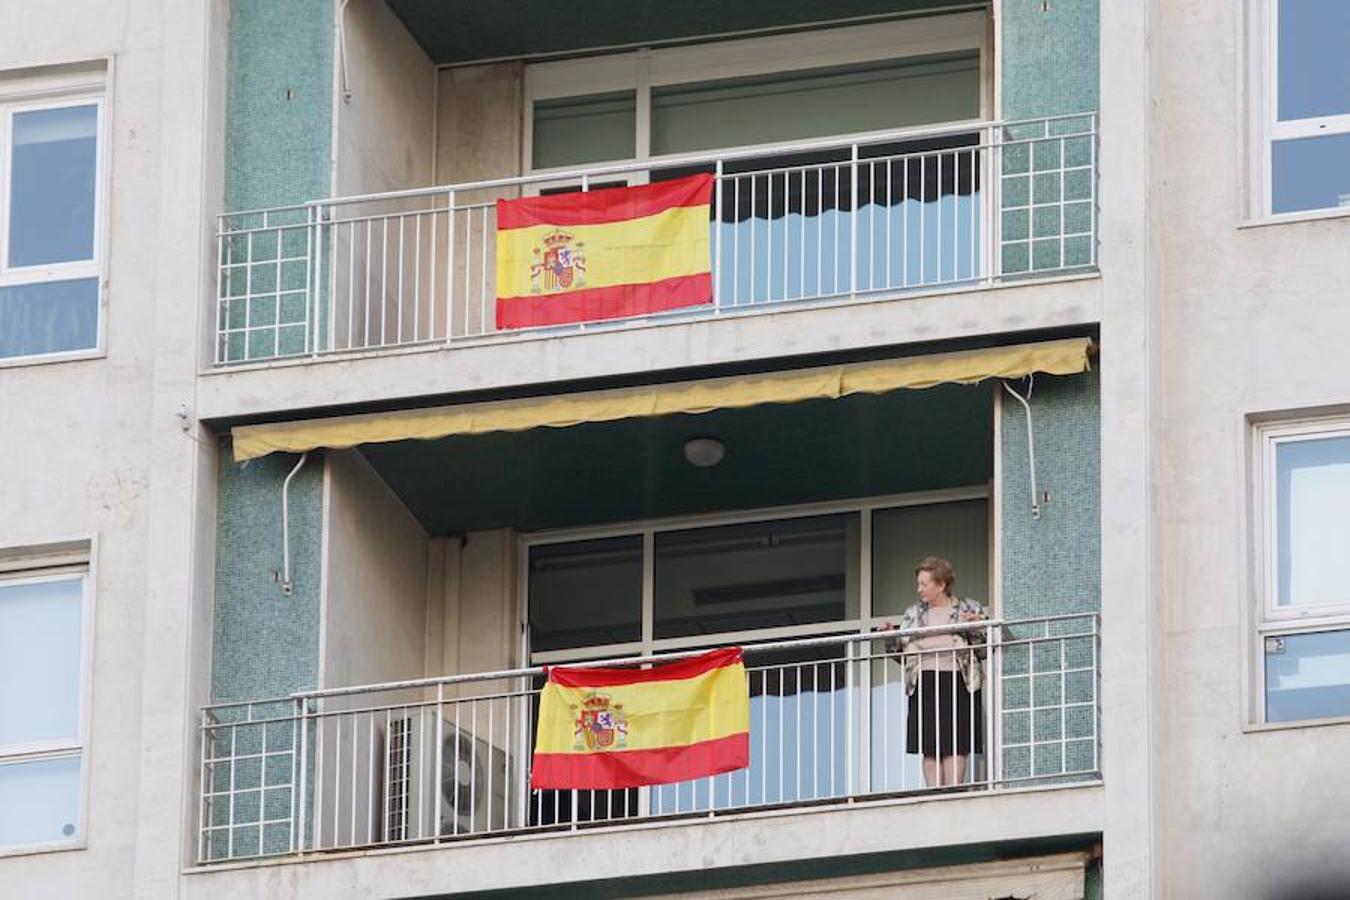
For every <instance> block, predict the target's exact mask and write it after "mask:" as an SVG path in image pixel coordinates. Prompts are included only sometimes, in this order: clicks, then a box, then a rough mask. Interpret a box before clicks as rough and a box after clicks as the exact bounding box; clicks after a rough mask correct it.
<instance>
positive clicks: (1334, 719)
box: [1242, 716, 1350, 734]
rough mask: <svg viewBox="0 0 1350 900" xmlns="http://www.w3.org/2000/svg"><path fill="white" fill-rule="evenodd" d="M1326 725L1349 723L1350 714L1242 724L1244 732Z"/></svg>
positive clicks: (1286, 729) (1255, 732) (1252, 732)
mask: <svg viewBox="0 0 1350 900" xmlns="http://www.w3.org/2000/svg"><path fill="white" fill-rule="evenodd" d="M1328 725H1350V716H1327V717H1326V718H1325V719H1297V720H1295V721H1293V722H1248V723H1247V724H1246V725H1243V726H1242V730H1243V732H1244V733H1246V734H1258V733H1260V732H1263V731H1288V730H1290V729H1294V728H1321V727H1324V726H1328Z"/></svg>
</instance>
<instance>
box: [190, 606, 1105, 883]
mask: <svg viewBox="0 0 1350 900" xmlns="http://www.w3.org/2000/svg"><path fill="white" fill-rule="evenodd" d="M958 630H959V631H966V632H968V633H969V634H970V636H971V637H972V643H973V644H975V645H976V646H979V650H978V651H977V652H976V656H977V658H978V659H979V664H980V666H981V667H982V671H983V672H984V673H986V678H985V685H984V688H983V690H982V691H981V692H980V695H979V697H978V699H977V697H976V696H969V697H967V698H965V699H962V700H959V701H957V700H956V699H954V698H955V696H958V695H952V696H953V699H952V700H951V702H952V703H953V706H952V708H951V709H950V710H948V709H947V707H946V704H947V703H948V702H949V701H948V700H947V699H945V697H946V696H947V695H944V700H943V701H942V705H938V704H935V703H930V702H926V701H925V699H924V694H923V692H924V691H925V690H926V689H927V690H929V691H931V690H932V689H931V687H930V688H925V687H924V685H925V684H928V683H930V682H928V681H926V680H925V679H924V678H923V677H920V678H919V681H918V687H917V688H916V691H917V701H916V702H915V703H913V705H911V702H910V698H909V696H908V695H907V693H906V684H905V675H904V669H905V663H906V662H907V661H910V660H913V661H915V663H916V664H917V665H918V667H919V668H920V669H934V670H944V669H945V670H950V669H952V668H954V667H956V666H958V665H960V663H961V659H960V657H961V654H962V653H963V652H965V651H961V650H952V649H934V648H933V647H932V646H927V647H920V646H919V645H917V644H915V643H914V642H912V641H906V642H905V643H904V644H903V646H902V644H901V642H898V641H896V640H894V638H896V637H897V636H903V637H905V638H907V639H913V638H920V637H932V636H937V635H943V634H945V633H949V632H952V631H958ZM926 643H927V642H926ZM665 658H670V657H665ZM1099 660H1100V632H1099V625H1098V618H1097V616H1096V615H1095V614H1079V615H1066V616H1057V617H1051V618H1041V619H1029V620H1019V621H1006V622H999V621H990V622H981V623H975V624H970V625H962V626H949V627H946V628H925V629H918V630H915V631H912V632H905V633H901V632H894V631H893V632H886V633H884V637H883V635H882V634H876V633H873V634H854V635H841V636H834V637H823V638H810V639H804V640H795V641H784V642H778V643H771V644H757V645H753V646H748V647H747V648H746V672H747V679H748V688H749V694H750V698H751V699H750V711H751V715H750V720H751V721H750V766H749V768H748V769H743V770H740V771H736V772H731V773H727V774H724V775H718V776H715V777H711V778H703V779H699V780H697V781H689V782H683V783H680V784H670V785H664V786H660V787H651V788H643V789H635V790H615V791H590V790H587V791H554V790H549V791H538V790H531V789H530V788H529V768H530V758H531V750H532V746H533V727H534V723H535V721H536V717H537V714H538V698H539V690H540V688H541V686H542V678H543V670H542V669H541V668H526V669H516V670H512V671H506V672H491V673H484V674H479V675H465V676H454V677H446V678H433V679H422V680H417V681H405V682H398V683H390V684H380V685H371V686H367V687H353V688H341V689H333V690H327V691H310V692H305V693H300V694H295V695H293V696H291V697H287V698H281V699H275V700H259V701H255V702H249V703H231V704H217V705H214V706H210V707H207V708H205V709H204V710H203V711H202V717H201V723H200V738H201V751H200V752H201V757H200V784H201V794H200V806H199V810H198V814H199V820H198V821H199V831H198V844H197V859H198V862H199V863H203V864H206V863H214V862H222V861H226V860H239V859H250V858H259V857H268V856H286V855H301V854H307V853H313V852H321V851H335V850H351V849H358V848H370V847H387V846H396V845H409V844H439V843H453V842H457V841H464V840H473V839H478V838H483V837H488V836H495V835H503V834H525V833H529V832H534V831H557V830H578V829H587V828H595V827H603V826H609V827H617V826H621V825H623V824H625V823H631V822H640V821H649V820H652V819H657V818H672V817H681V816H691V815H698V816H702V817H705V818H707V817H717V816H725V815H734V814H736V813H738V812H742V811H747V810H753V809H763V808H769V807H784V806H797V805H805V804H810V805H813V806H816V805H821V806H829V805H830V804H832V803H840V802H849V801H860V800H865V799H878V798H886V797H897V796H907V795H914V796H933V797H949V796H958V795H959V796H967V795H969V793H970V792H986V791H1001V790H1007V789H1010V788H1015V787H1025V786H1035V785H1049V784H1058V783H1066V782H1077V781H1094V780H1096V779H1098V778H1099V735H1100V726H1099V717H1100V707H1099V697H1100V685H1099V671H1100V670H1099V665H1098V663H1099ZM644 662H645V663H650V662H651V659H650V658H647V659H636V658H634V659H628V660H619V661H610V662H609V663H608V664H610V665H622V664H628V665H636V664H641V663H644ZM958 702H959V703H961V704H964V705H965V708H964V709H963V708H958V707H957V706H956V705H955V704H956V703H958ZM911 709H915V710H917V711H918V712H917V716H916V719H915V721H914V722H910V721H909V715H910V713H909V711H910V710H911ZM960 722H964V723H966V724H964V725H961V724H955V723H960ZM907 734H910V735H913V736H917V738H918V740H919V742H920V746H926V744H925V743H924V735H925V734H928V735H930V736H932V740H935V741H936V742H937V748H936V750H937V752H938V754H939V755H943V756H945V755H949V754H951V753H953V752H954V750H956V749H959V748H954V747H953V746H952V744H951V742H952V741H958V740H959V741H965V740H967V739H972V738H971V737H970V736H971V735H973V740H974V741H975V742H976V751H977V752H974V753H972V754H971V756H970V757H969V759H970V765H969V767H968V769H967V771H966V772H965V773H964V775H963V776H957V775H955V774H954V773H949V774H948V775H947V776H946V781H945V783H943V782H942V779H941V777H936V778H935V777H934V773H931V772H930V773H928V775H927V776H925V773H924V772H923V767H922V764H921V762H920V759H921V757H920V756H919V755H918V754H917V753H909V752H907V746H906V740H907V737H906V736H907ZM962 746H965V745H964V744H963V745H962ZM944 747H945V748H946V749H945V750H944V749H943V748H944ZM980 749H982V750H983V752H978V751H979V750H980Z"/></svg>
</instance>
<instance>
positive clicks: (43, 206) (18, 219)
mask: <svg viewBox="0 0 1350 900" xmlns="http://www.w3.org/2000/svg"><path fill="white" fill-rule="evenodd" d="M97 135H98V107H97V106H94V105H93V104H90V105H87V106H70V107H63V108H60V109H41V110H34V111H31V112H19V113H15V114H14V121H13V142H12V146H11V159H10V210H9V266H10V267H11V268H15V267H21V266H39V265H48V264H51V263H63V262H75V261H80V260H92V259H93V258H94V195H95V183H96V180H97V156H98V152H97V149H98V137H97Z"/></svg>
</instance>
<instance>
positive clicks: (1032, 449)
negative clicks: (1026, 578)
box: [1003, 375, 1050, 519]
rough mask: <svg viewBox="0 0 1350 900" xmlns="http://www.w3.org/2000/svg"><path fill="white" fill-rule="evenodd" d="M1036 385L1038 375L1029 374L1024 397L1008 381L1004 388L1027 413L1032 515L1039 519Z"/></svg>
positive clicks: (1028, 465) (1048, 494)
mask: <svg viewBox="0 0 1350 900" xmlns="http://www.w3.org/2000/svg"><path fill="white" fill-rule="evenodd" d="M1035 387H1036V376H1035V375H1028V376H1027V395H1026V396H1025V397H1023V396H1022V395H1021V394H1019V393H1017V391H1015V390H1013V389H1012V387H1011V386H1010V385H1009V384H1008V382H1006V381H1005V382H1003V389H1004V390H1005V391H1007V392H1008V394H1009V395H1010V396H1011V397H1013V399H1015V400H1016V401H1017V402H1018V403H1020V404H1022V409H1023V410H1025V411H1026V415H1027V467H1028V469H1029V471H1030V473H1031V517H1032V518H1033V519H1039V518H1040V517H1041V492H1040V491H1039V490H1038V489H1037V487H1036V434H1035V432H1034V431H1033V430H1032V426H1031V392H1032V390H1033V389H1034V388H1035ZM1049 497H1050V492H1049V491H1047V492H1046V499H1047V500H1048V499H1049Z"/></svg>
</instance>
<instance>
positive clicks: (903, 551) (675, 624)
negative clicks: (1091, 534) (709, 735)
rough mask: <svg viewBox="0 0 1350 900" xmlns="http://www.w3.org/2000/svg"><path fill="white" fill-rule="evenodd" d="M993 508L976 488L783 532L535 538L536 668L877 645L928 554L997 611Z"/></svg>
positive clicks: (834, 507) (721, 528)
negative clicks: (775, 648)
mask: <svg viewBox="0 0 1350 900" xmlns="http://www.w3.org/2000/svg"><path fill="white" fill-rule="evenodd" d="M986 495H987V490H986V489H985V488H984V487H974V488H969V489H961V490H959V491H954V492H953V491H948V492H944V496H941V497H940V498H939V497H930V496H914V497H907V498H889V499H887V498H880V499H875V500H869V501H865V502H854V503H852V504H849V503H842V504H831V505H830V506H829V508H827V509H821V508H819V507H812V508H808V509H803V510H800V511H796V512H793V513H783V514H780V515H779V517H777V518H761V517H746V516H734V515H733V516H709V517H706V518H701V519H695V520H692V521H687V522H686V521H681V522H678V523H661V524H657V525H646V526H634V527H631V528H629V529H626V530H625V529H617V530H616V531H617V532H618V533H613V534H607V535H603V536H595V535H594V533H588V534H585V535H578V536H577V537H570V536H569V535H566V534H562V535H540V536H537V537H533V538H529V539H527V541H526V544H527V546H526V583H525V586H524V587H525V591H524V593H525V603H526V606H527V607H528V623H529V629H528V639H529V653H530V659H531V661H532V662H533V663H560V662H566V661H575V660H581V659H602V658H606V657H613V656H625V655H642V654H649V653H653V652H658V653H659V652H669V651H672V650H680V649H689V648H696V647H701V646H717V645H719V644H725V643H732V642H751V641H766V640H779V639H785V638H795V637H802V636H809V635H828V634H841V633H845V632H856V631H858V630H859V629H861V630H863V631H867V630H868V629H870V628H871V626H872V625H873V624H875V621H880V620H884V619H888V618H896V617H899V616H900V615H901V614H902V613H903V612H904V611H905V608H906V607H908V606H909V605H910V603H912V602H913V601H914V565H915V563H917V562H918V561H919V560H920V559H922V558H923V557H924V556H927V555H929V554H937V555H939V556H945V557H946V558H948V559H950V560H952V561H953V563H954V564H955V565H956V568H957V570H958V571H959V573H960V585H961V587H960V591H961V595H962V596H966V597H973V598H975V599H976V600H979V601H980V602H981V603H985V604H988V602H989V597H990V585H991V581H990V574H989V573H990V568H989V546H990V535H989V504H988V500H987V497H986ZM868 534H870V535H871V540H870V544H869V545H868V546H867V547H866V548H864V535H868ZM865 549H866V551H867V552H864V550H865ZM867 559H870V560H871V572H870V575H869V577H866V578H865V577H864V575H863V567H864V566H865V565H866V564H867V563H866V560H867ZM873 617H877V619H876V620H875V621H874V618H873Z"/></svg>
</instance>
